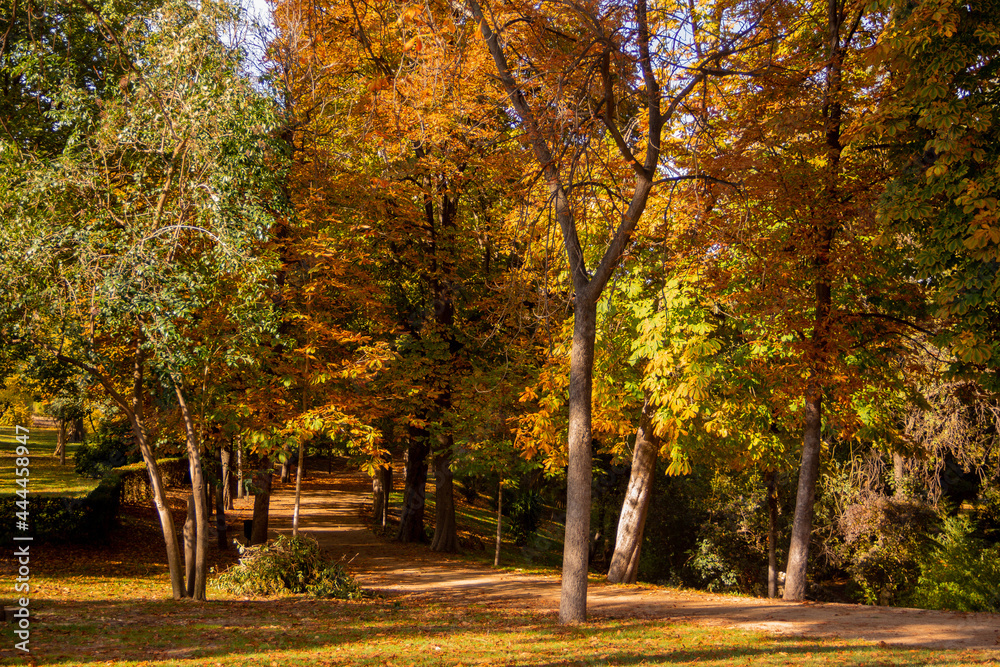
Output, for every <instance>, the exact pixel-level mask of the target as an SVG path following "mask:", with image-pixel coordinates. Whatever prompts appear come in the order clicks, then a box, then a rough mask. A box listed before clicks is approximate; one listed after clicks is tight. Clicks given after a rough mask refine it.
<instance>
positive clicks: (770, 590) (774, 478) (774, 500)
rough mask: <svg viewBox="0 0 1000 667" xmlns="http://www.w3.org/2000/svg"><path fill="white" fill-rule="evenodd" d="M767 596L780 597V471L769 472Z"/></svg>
mask: <svg viewBox="0 0 1000 667" xmlns="http://www.w3.org/2000/svg"><path fill="white" fill-rule="evenodd" d="M767 597H769V598H776V597H778V473H777V472H775V471H773V470H772V471H771V472H769V473H767Z"/></svg>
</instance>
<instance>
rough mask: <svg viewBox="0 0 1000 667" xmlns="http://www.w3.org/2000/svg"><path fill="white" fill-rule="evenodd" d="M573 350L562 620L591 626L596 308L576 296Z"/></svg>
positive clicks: (582, 295) (593, 301) (561, 600)
mask: <svg viewBox="0 0 1000 667" xmlns="http://www.w3.org/2000/svg"><path fill="white" fill-rule="evenodd" d="M575 311H576V312H575V317H574V319H573V347H572V349H571V351H570V362H569V466H568V469H567V472H566V533H565V541H564V547H563V569H562V587H561V595H560V598H559V620H560V621H561V622H562V623H580V622H583V621H585V620H587V569H588V565H589V563H588V557H589V555H590V487H591V478H592V470H591V465H592V459H593V457H592V451H591V447H592V440H593V438H592V435H591V417H592V414H591V410H592V405H591V400H592V396H593V371H594V339H595V336H596V333H597V306H596V302H595V300H593V299H586V298H585V295H584V294H580V293H579V292H578V293H577V295H576V308H575Z"/></svg>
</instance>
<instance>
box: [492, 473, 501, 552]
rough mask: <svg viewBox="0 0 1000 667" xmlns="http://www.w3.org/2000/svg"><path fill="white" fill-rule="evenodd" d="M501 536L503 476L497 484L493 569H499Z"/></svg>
mask: <svg viewBox="0 0 1000 667" xmlns="http://www.w3.org/2000/svg"><path fill="white" fill-rule="evenodd" d="M502 536H503V475H501V476H500V482H499V483H498V484H497V546H496V551H495V552H494V554H493V567H500V545H501V544H502Z"/></svg>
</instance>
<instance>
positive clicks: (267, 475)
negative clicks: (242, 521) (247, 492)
mask: <svg viewBox="0 0 1000 667" xmlns="http://www.w3.org/2000/svg"><path fill="white" fill-rule="evenodd" d="M272 477H273V474H272V473H271V470H269V469H268V470H259V471H256V472H255V473H254V476H253V485H254V486H255V487H256V489H257V492H256V493H255V494H254V497H253V534H252V535H251V536H250V544H264V543H265V542H267V528H268V525H267V521H268V514H269V513H270V509H271V478H272Z"/></svg>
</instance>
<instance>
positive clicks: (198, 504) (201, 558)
mask: <svg viewBox="0 0 1000 667" xmlns="http://www.w3.org/2000/svg"><path fill="white" fill-rule="evenodd" d="M174 394H175V395H176V396H177V403H178V405H179V406H180V408H181V416H182V417H183V419H184V430H185V432H186V434H187V438H186V440H187V450H188V463H189V467H190V470H191V493H192V495H193V496H194V513H195V523H196V533H195V534H196V536H197V541H196V544H195V563H196V565H197V567H196V568H195V575H194V576H195V580H194V588H193V589H192V587H191V583H190V582H188V591H189V592H190V591H191V590H194V593H193V594H191V597H193V598H194V599H196V600H204V599H205V587H206V583H207V582H208V507H207V502H206V500H207V493H206V488H205V475H204V471H203V470H202V466H201V452H200V449H201V448H200V443H199V442H198V432H197V430H196V429H195V425H194V420H193V418H192V417H191V411H190V410H189V409H188V405H187V400H186V399H185V397H184V391H183V390H182V389H181V385H180V382H178V381H177V380H176V379H174Z"/></svg>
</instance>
